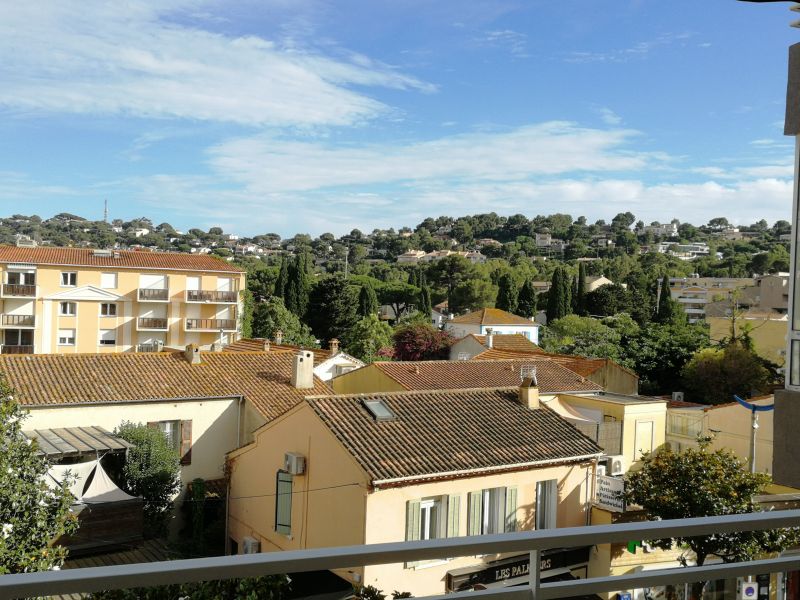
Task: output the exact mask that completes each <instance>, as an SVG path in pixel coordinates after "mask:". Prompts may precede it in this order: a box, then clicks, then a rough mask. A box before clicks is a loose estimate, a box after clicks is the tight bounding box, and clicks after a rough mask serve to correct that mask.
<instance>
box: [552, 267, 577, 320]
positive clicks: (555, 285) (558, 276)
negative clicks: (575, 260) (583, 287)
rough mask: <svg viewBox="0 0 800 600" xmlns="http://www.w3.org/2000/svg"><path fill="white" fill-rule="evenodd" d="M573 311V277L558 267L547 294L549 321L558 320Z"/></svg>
mask: <svg viewBox="0 0 800 600" xmlns="http://www.w3.org/2000/svg"><path fill="white" fill-rule="evenodd" d="M570 312H572V279H571V278H570V277H569V274H568V273H567V272H566V271H565V270H564V269H563V268H562V267H556V270H555V271H553V278H552V280H551V283H550V291H549V292H548V295H547V321H548V323H549V322H550V321H557V320H558V319H561V318H562V317H565V316H567V315H568V314H570Z"/></svg>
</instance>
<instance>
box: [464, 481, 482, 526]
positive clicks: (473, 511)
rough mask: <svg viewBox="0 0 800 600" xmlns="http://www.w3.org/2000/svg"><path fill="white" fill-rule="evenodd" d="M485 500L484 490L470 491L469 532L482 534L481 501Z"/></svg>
mask: <svg viewBox="0 0 800 600" xmlns="http://www.w3.org/2000/svg"><path fill="white" fill-rule="evenodd" d="M482 501H483V492H481V491H478V492H470V493H469V506H468V508H467V510H468V511H469V514H468V517H467V534H468V535H480V534H481V520H482V513H481V502H482Z"/></svg>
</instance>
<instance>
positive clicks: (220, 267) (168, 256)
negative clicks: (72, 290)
mask: <svg viewBox="0 0 800 600" xmlns="http://www.w3.org/2000/svg"><path fill="white" fill-rule="evenodd" d="M115 255H118V256H119V258H114V256H115ZM0 263H14V264H17V263H19V264H31V265H64V266H73V267H110V268H113V269H155V270H160V271H163V270H177V271H222V272H225V273H242V272H243V271H242V270H241V269H240V268H238V267H234V266H233V265H230V264H228V263H227V262H225V261H224V260H222V259H220V258H217V257H215V256H210V255H208V254H199V255H198V254H185V253H182V252H149V251H142V252H134V251H132V250H116V251H114V253H113V254H112V256H95V255H94V250H93V249H92V248H51V247H42V246H40V247H36V248H17V247H16V246H0Z"/></svg>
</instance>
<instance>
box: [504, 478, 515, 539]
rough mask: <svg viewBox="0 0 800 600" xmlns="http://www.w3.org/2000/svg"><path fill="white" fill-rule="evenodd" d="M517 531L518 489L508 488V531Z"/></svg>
mask: <svg viewBox="0 0 800 600" xmlns="http://www.w3.org/2000/svg"><path fill="white" fill-rule="evenodd" d="M505 530H506V531H507V532H509V531H516V530H517V488H515V487H510V488H506V529H505Z"/></svg>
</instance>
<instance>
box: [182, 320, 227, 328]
mask: <svg viewBox="0 0 800 600" xmlns="http://www.w3.org/2000/svg"><path fill="white" fill-rule="evenodd" d="M186 329H187V330H190V329H191V330H203V331H219V330H220V329H222V330H224V331H235V330H236V319H186Z"/></svg>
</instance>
